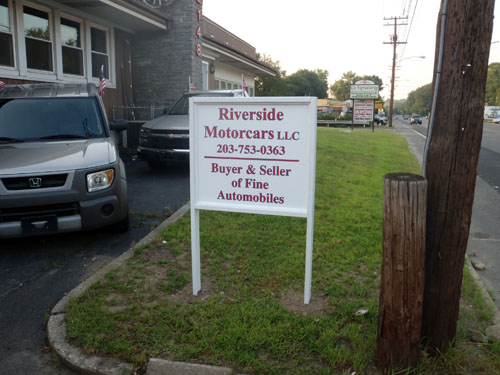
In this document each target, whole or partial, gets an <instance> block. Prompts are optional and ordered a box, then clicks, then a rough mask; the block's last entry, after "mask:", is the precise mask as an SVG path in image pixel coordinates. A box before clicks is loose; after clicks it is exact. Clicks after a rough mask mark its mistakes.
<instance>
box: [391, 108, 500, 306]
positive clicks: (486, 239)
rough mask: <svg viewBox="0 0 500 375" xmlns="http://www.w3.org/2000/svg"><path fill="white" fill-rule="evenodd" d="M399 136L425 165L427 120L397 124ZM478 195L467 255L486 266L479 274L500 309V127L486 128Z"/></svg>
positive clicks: (478, 171)
mask: <svg viewBox="0 0 500 375" xmlns="http://www.w3.org/2000/svg"><path fill="white" fill-rule="evenodd" d="M395 124H396V128H397V130H396V131H397V132H399V133H401V134H403V135H404V136H405V137H406V139H407V140H408V145H409V147H410V150H411V151H412V152H413V153H414V154H415V155H416V156H417V159H418V161H419V162H420V163H422V159H423V151H424V146H425V142H426V139H427V120H424V123H423V124H422V125H412V126H410V125H409V124H408V121H404V120H402V119H401V118H396V120H395ZM477 174H478V176H477V180H476V191H475V195H474V205H473V208H472V222H471V227H470V232H469V242H468V245H467V254H468V255H469V256H470V257H471V260H472V261H473V263H482V264H484V265H485V266H486V269H485V270H483V271H478V274H479V277H480V278H481V280H482V281H483V283H484V285H485V286H486V289H487V290H488V291H489V292H490V293H491V294H492V295H493V297H494V300H495V304H496V305H497V308H498V309H500V125H499V124H488V123H485V124H484V128H483V140H482V144H481V152H480V154H479V163H478V168H477Z"/></svg>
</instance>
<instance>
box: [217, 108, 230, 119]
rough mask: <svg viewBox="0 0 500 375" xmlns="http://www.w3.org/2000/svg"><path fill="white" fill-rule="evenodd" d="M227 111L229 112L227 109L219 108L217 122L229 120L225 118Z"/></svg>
mask: <svg viewBox="0 0 500 375" xmlns="http://www.w3.org/2000/svg"><path fill="white" fill-rule="evenodd" d="M228 111H229V110H228V109H227V108H219V120H229V118H228V117H227V112H228ZM223 117H224V118H223Z"/></svg>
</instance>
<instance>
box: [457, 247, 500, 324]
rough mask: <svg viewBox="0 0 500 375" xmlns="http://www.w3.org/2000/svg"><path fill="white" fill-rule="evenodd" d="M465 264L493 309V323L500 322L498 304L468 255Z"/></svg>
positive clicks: (489, 306)
mask: <svg viewBox="0 0 500 375" xmlns="http://www.w3.org/2000/svg"><path fill="white" fill-rule="evenodd" d="M465 265H466V267H467V269H468V270H469V272H470V273H471V275H472V278H473V279H474V282H475V283H476V285H477V286H478V288H479V290H480V292H481V295H482V296H483V299H484V301H485V302H486V304H487V305H488V308H489V309H490V310H492V311H493V319H492V320H493V325H495V324H500V311H499V310H498V309H497V305H496V304H495V301H493V299H492V298H491V296H490V294H489V293H488V291H487V290H486V287H485V286H484V284H483V282H482V281H481V278H480V277H479V275H478V274H477V272H476V270H475V269H474V267H473V266H472V262H471V260H470V258H469V257H468V256H466V258H465Z"/></svg>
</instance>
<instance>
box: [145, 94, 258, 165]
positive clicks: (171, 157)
mask: <svg viewBox="0 0 500 375" xmlns="http://www.w3.org/2000/svg"><path fill="white" fill-rule="evenodd" d="M192 96H205V97H217V96H220V97H224V96H225V97H228V96H229V97H248V94H247V93H246V91H244V90H214V91H191V92H187V93H185V94H184V95H182V96H181V97H180V98H179V100H177V102H175V104H174V105H173V106H172V108H170V110H169V111H168V112H167V114H166V115H163V116H161V117H158V118H155V119H154V120H151V121H149V122H146V123H145V124H144V125H142V127H141V130H140V132H139V147H138V148H137V153H138V155H139V158H140V159H142V160H146V161H147V162H148V165H149V167H150V168H152V169H155V168H158V167H160V166H161V165H162V164H163V163H164V162H175V161H187V160H189V98H190V97H192Z"/></svg>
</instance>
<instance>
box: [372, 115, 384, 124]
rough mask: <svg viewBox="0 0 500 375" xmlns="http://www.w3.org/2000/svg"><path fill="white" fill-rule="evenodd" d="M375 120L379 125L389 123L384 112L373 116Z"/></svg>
mask: <svg viewBox="0 0 500 375" xmlns="http://www.w3.org/2000/svg"><path fill="white" fill-rule="evenodd" d="M373 122H374V123H375V124H377V125H380V124H382V125H387V117H385V116H384V115H382V114H376V115H375V116H373Z"/></svg>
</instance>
